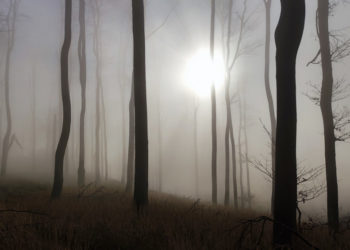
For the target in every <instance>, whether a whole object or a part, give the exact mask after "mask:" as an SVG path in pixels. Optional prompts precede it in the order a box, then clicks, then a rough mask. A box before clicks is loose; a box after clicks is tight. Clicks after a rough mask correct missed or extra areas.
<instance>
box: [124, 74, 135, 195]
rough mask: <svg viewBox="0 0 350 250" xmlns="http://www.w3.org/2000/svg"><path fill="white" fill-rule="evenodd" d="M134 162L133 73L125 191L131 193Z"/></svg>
mask: <svg viewBox="0 0 350 250" xmlns="http://www.w3.org/2000/svg"><path fill="white" fill-rule="evenodd" d="M134 161H135V102H134V72H133V73H132V81H131V94H130V101H129V147H128V168H127V178H126V189H125V191H126V192H128V193H131V192H132V190H133V183H134Z"/></svg>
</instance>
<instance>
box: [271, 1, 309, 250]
mask: <svg viewBox="0 0 350 250" xmlns="http://www.w3.org/2000/svg"><path fill="white" fill-rule="evenodd" d="M304 22H305V0H294V1H289V0H281V15H280V19H279V22H278V25H277V28H276V32H275V42H276V80H277V128H276V169H275V183H274V185H275V200H274V209H273V211H274V219H275V223H274V225H273V243H274V244H275V245H279V244H282V245H284V244H288V245H289V244H291V242H292V230H295V228H296V217H295V216H296V213H295V211H296V203H297V166H296V129H297V127H296V125H297V109H296V91H295V64H296V57H297V53H298V49H299V45H300V42H301V38H302V35H303V31H304Z"/></svg>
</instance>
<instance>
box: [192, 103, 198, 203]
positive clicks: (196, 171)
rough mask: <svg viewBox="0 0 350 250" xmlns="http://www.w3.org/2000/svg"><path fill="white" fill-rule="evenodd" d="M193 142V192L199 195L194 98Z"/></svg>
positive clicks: (196, 106)
mask: <svg viewBox="0 0 350 250" xmlns="http://www.w3.org/2000/svg"><path fill="white" fill-rule="evenodd" d="M193 142H194V171H195V172H194V176H195V193H196V197H197V198H198V197H199V176H198V175H199V169H198V105H197V103H196V100H195V107H194V124H193Z"/></svg>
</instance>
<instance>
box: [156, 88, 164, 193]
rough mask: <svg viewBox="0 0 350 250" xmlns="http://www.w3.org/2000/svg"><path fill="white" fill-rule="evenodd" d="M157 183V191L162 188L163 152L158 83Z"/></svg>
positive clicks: (160, 190)
mask: <svg viewBox="0 0 350 250" xmlns="http://www.w3.org/2000/svg"><path fill="white" fill-rule="evenodd" d="M157 101H158V170H159V173H158V184H159V188H158V189H159V192H162V190H163V154H162V141H163V140H162V125H161V124H162V120H161V112H160V85H159V92H158V99H157Z"/></svg>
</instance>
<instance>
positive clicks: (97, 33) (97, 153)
mask: <svg viewBox="0 0 350 250" xmlns="http://www.w3.org/2000/svg"><path fill="white" fill-rule="evenodd" d="M95 7H96V9H95V16H94V41H93V46H94V54H95V57H96V115H95V140H96V141H95V143H96V148H95V182H96V184H98V183H100V180H101V176H100V175H101V174H100V153H101V149H100V142H101V141H100V132H101V124H100V118H101V115H100V109H101V108H100V103H101V101H100V96H101V93H100V92H101V68H100V66H101V65H100V64H101V61H100V60H101V55H100V40H99V39H100V38H99V36H100V9H99V8H100V6H99V3H98V2H97V0H95Z"/></svg>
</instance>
